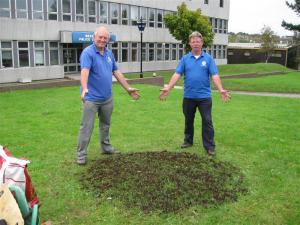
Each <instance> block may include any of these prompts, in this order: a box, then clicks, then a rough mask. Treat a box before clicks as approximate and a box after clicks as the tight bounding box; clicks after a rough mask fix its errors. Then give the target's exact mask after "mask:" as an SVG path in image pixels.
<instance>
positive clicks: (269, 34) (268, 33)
mask: <svg viewBox="0 0 300 225" xmlns="http://www.w3.org/2000/svg"><path fill="white" fill-rule="evenodd" d="M277 39H278V38H277V37H276V35H275V34H274V31H272V29H271V28H270V27H269V26H264V27H263V28H262V29H261V40H260V41H261V49H260V52H263V53H265V57H266V58H265V60H266V63H268V60H269V58H270V56H271V54H272V53H273V51H274V49H275V44H276V42H278V40H277Z"/></svg>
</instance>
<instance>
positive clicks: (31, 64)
mask: <svg viewBox="0 0 300 225" xmlns="http://www.w3.org/2000/svg"><path fill="white" fill-rule="evenodd" d="M0 2H1V3H0V30H1V32H0V83H7V82H17V81H21V82H22V81H23V82H24V81H30V80H42V79H53V78H63V77H64V75H65V74H68V73H78V72H79V71H80V64H79V57H80V53H81V52H82V50H83V49H84V48H85V47H86V46H87V45H89V43H90V42H91V40H92V35H93V32H94V30H95V28H96V27H97V26H99V25H104V26H107V27H108V28H109V31H110V32H111V34H112V35H113V36H114V37H115V39H116V40H115V42H113V43H110V44H109V45H108V47H109V48H110V49H112V51H113V52H114V55H115V57H116V59H117V60H118V63H119V66H120V68H121V70H122V71H123V72H138V71H139V68H140V67H139V65H140V63H139V61H140V55H141V54H140V33H139V31H138V28H137V26H136V24H137V20H138V19H139V18H141V17H142V18H143V20H144V21H145V22H146V29H145V31H144V35H143V51H142V58H143V61H144V64H143V69H144V70H145V71H151V70H167V69H174V68H175V66H176V64H177V62H178V60H179V59H180V58H181V57H182V55H183V54H184V46H183V45H182V44H181V43H180V42H179V41H178V40H176V39H175V38H174V37H173V36H172V35H171V34H170V33H169V30H168V29H167V28H166V27H165V24H164V22H163V18H164V16H165V15H166V14H168V13H173V12H176V11H177V6H178V5H180V4H181V3H182V2H185V3H186V4H187V6H188V8H189V9H192V10H195V9H198V8H200V9H201V11H202V13H203V14H204V15H206V16H208V17H209V20H210V22H211V24H212V29H213V31H214V33H215V37H214V41H213V44H212V45H211V46H209V47H208V48H207V49H206V51H207V52H208V53H210V54H211V55H212V56H213V57H214V58H215V59H216V62H217V64H226V63H227V58H226V56H227V44H228V20H229V2H230V1H229V0H226V1H224V0H210V1H204V0H142V1H141V0H110V1H102V0H0Z"/></svg>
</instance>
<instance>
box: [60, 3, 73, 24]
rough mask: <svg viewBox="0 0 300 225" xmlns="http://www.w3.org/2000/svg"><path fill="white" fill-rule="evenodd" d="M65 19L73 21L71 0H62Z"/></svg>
mask: <svg viewBox="0 0 300 225" xmlns="http://www.w3.org/2000/svg"><path fill="white" fill-rule="evenodd" d="M62 10H63V20H64V21H71V1H70V0H62Z"/></svg>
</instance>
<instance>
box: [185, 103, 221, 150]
mask: <svg viewBox="0 0 300 225" xmlns="http://www.w3.org/2000/svg"><path fill="white" fill-rule="evenodd" d="M197 108H198V110H199V112H200V115H201V118H202V144H203V147H204V148H205V149H206V150H208V149H215V142H214V127H213V123H212V116H211V108H212V99H211V98H206V99H188V98H184V99H183V103H182V109H183V114H184V117H185V129H184V142H185V143H190V144H193V142H194V119H195V113H196V109H197Z"/></svg>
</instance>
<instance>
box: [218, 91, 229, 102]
mask: <svg viewBox="0 0 300 225" xmlns="http://www.w3.org/2000/svg"><path fill="white" fill-rule="evenodd" d="M220 93H221V97H222V100H223V101H224V102H229V101H230V99H231V96H230V92H229V91H227V90H222V91H221V92H220Z"/></svg>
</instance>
